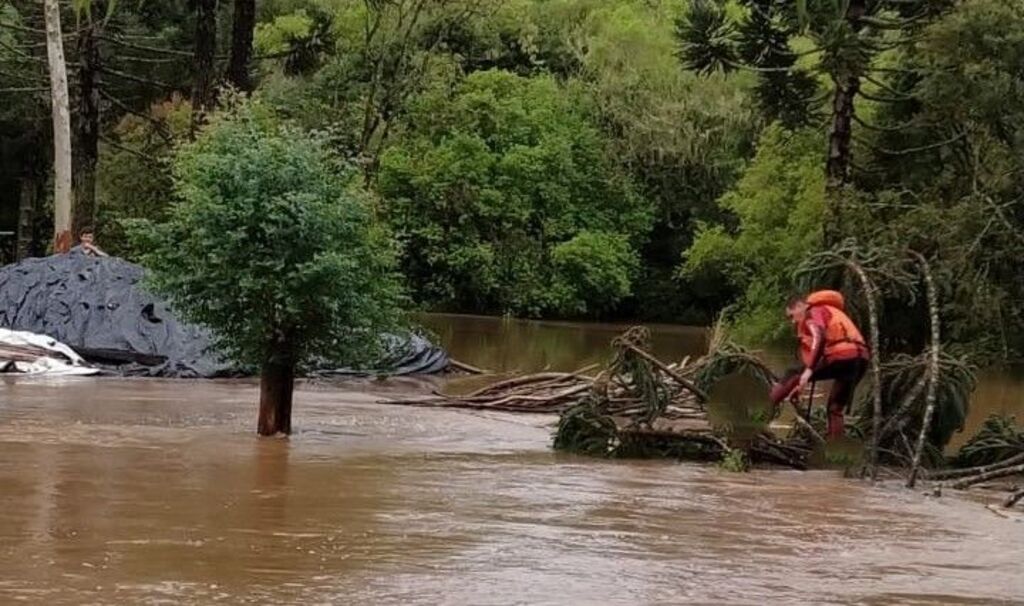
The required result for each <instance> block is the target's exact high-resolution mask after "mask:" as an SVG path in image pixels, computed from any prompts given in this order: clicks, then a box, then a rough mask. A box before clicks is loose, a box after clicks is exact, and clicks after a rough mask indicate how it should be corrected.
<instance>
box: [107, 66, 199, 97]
mask: <svg viewBox="0 0 1024 606" xmlns="http://www.w3.org/2000/svg"><path fill="white" fill-rule="evenodd" d="M99 71H100V72H101V73H104V74H109V75H111V76H115V77H117V78H121V79H124V80H128V81H130V82H136V83H138V84H145V85H148V86H155V87H157V88H163V89H166V90H172V91H173V90H178V89H179V88H181V87H179V86H172V85H170V84H167V83H166V82H160V81H159V80H151V79H149V78H143V77H141V76H134V75H132V74H128V73H125V72H122V71H118V70H116V69H111V68H109V67H107V66H105V65H104V66H102V67H100V70H99Z"/></svg>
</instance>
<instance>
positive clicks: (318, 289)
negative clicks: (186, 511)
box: [132, 102, 401, 435]
mask: <svg viewBox="0 0 1024 606" xmlns="http://www.w3.org/2000/svg"><path fill="white" fill-rule="evenodd" d="M173 173H174V185H175V191H176V193H177V197H178V201H177V202H176V203H175V204H174V205H173V206H172V208H171V209H170V211H169V216H168V219H167V221H165V222H163V223H159V224H154V223H150V222H141V223H138V224H136V225H135V228H134V229H133V230H132V231H133V232H134V234H135V235H136V236H137V237H138V239H139V240H140V241H141V242H142V243H143V244H144V246H143V247H141V249H143V250H146V251H147V252H146V253H145V254H144V255H143V258H142V262H143V265H145V266H146V267H147V268H148V269H149V271H150V282H151V285H152V286H153V287H154V288H155V289H156V290H157V291H159V292H161V293H163V294H165V295H166V296H168V298H169V299H170V301H171V304H172V305H173V306H174V307H175V310H176V311H178V312H179V313H181V314H182V315H183V316H185V317H186V318H188V319H189V320H190V321H194V322H197V323H200V324H203V325H205V326H208V327H209V328H211V329H212V330H213V331H214V333H215V339H216V342H217V345H218V346H219V347H220V348H223V350H224V351H226V352H228V354H229V355H231V356H232V357H234V358H235V359H236V360H237V361H238V362H241V363H243V364H247V365H251V366H253V367H256V368H260V370H261V382H260V413H259V425H258V432H259V434H260V435H275V434H278V433H283V434H288V433H290V432H291V408H292V391H293V387H294V382H295V376H296V372H297V370H299V369H300V368H301V366H302V365H304V364H305V363H307V362H310V361H311V360H313V359H317V358H326V359H329V360H331V361H332V362H335V363H339V364H344V365H358V364H359V363H361V362H364V361H367V360H368V359H369V358H372V357H373V356H374V355H375V354H376V353H377V352H378V349H379V345H380V334H381V333H382V332H384V331H387V330H389V329H393V328H394V327H395V326H396V325H397V323H398V318H399V312H398V308H399V300H400V290H401V289H400V287H399V281H398V279H397V277H396V273H395V269H394V268H395V257H394V253H393V250H392V247H391V245H390V240H389V239H387V238H386V237H385V235H384V233H383V232H382V230H381V229H380V228H379V227H378V225H377V223H376V222H375V220H374V218H373V215H372V213H371V209H370V208H369V205H368V202H367V200H366V198H365V196H363V195H361V193H360V190H358V189H357V188H356V187H355V186H354V185H353V184H352V182H351V178H346V177H344V176H343V175H349V176H351V175H352V171H350V170H348V169H347V167H345V166H342V165H340V164H339V163H338V162H336V161H335V160H334V159H333V158H332V157H331V155H330V154H329V153H328V152H327V149H326V147H325V146H324V144H323V143H322V142H321V141H319V140H318V139H317V138H315V137H313V136H310V135H307V134H305V133H303V132H300V131H299V130H298V129H296V128H294V127H292V126H290V125H288V124H282V123H280V122H279V121H278V120H277V119H276V118H275V117H274V116H272V115H270V114H269V112H267V111H266V110H265V109H264V108H263V107H262V106H260V105H259V103H258V102H242V103H240V104H239V105H238V106H237V107H234V108H233V109H231V110H229V111H227V112H226V113H224V114H219V115H214V116H212V120H211V123H210V124H209V126H208V127H206V128H204V129H203V130H201V131H200V132H199V133H198V136H197V138H196V140H195V141H194V142H192V143H189V144H187V145H185V146H184V147H182V148H181V150H180V151H179V153H178V154H177V156H176V157H175V160H174V163H173Z"/></svg>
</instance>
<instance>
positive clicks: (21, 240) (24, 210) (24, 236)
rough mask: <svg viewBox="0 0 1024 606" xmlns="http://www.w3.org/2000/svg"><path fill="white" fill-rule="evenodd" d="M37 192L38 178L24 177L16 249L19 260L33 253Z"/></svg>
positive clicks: (20, 193)
mask: <svg viewBox="0 0 1024 606" xmlns="http://www.w3.org/2000/svg"><path fill="white" fill-rule="evenodd" d="M37 192H38V185H37V184H36V180H35V179H34V178H32V177H29V176H25V177H22V179H21V191H20V192H19V195H18V242H17V247H16V249H15V258H16V259H17V260H18V261H21V260H22V259H25V258H27V257H29V256H31V254H32V239H33V236H34V235H35V234H34V231H35V230H34V229H33V227H34V225H35V220H36V193H37Z"/></svg>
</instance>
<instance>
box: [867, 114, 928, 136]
mask: <svg viewBox="0 0 1024 606" xmlns="http://www.w3.org/2000/svg"><path fill="white" fill-rule="evenodd" d="M853 121H854V122H856V123H857V124H859V125H861V126H863V127H864V128H866V129H868V130H873V131H875V132H880V133H898V132H902V131H904V130H906V129H908V128H911V127H914V126H920V124H919V123H917V122H914V121H913V120H911V121H910V122H904V123H903V124H897V125H895V126H878V125H877V124H870V123H868V122H867V121H865V120H864V119H862V118H861V117H860V116H858V115H857V114H856V113H854V114H853Z"/></svg>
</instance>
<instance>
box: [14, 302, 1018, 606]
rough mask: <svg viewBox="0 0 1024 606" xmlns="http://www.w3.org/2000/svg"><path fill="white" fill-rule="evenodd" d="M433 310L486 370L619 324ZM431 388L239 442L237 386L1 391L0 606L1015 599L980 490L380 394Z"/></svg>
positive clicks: (578, 352) (379, 389)
mask: <svg viewBox="0 0 1024 606" xmlns="http://www.w3.org/2000/svg"><path fill="white" fill-rule="evenodd" d="M428 322H432V323H433V327H434V329H435V331H436V332H437V333H438V334H439V335H440V336H441V337H442V340H443V341H445V342H446V343H447V344H449V345H450V346H451V348H452V350H453V352H454V353H455V354H456V355H457V356H458V357H459V358H461V359H463V360H465V361H467V362H470V363H474V364H477V365H480V366H485V367H488V368H492V369H495V370H510V369H513V368H519V369H523V370H528V369H533V368H543V367H546V366H550V367H552V368H570V367H578V366H582V365H583V364H585V363H586V362H587V361H588V359H589V358H590V357H591V356H600V355H603V351H604V348H605V346H606V344H607V341H608V339H609V338H610V337H611V336H612V335H614V333H615V331H616V330H617V328H616V327H597V326H588V327H581V326H578V325H568V324H566V325H558V324H553V325H541V324H534V323H508V322H506V323H502V322H501V321H498V320H475V319H453V318H439V317H434V318H432V319H431V320H428ZM460 326H461V328H460ZM658 334H660V335H661V336H660V337H659V341H658V343H657V347H658V349H659V352H660V353H662V354H663V355H666V356H668V355H669V354H673V355H675V354H678V355H680V356H681V355H685V354H687V353H698V352H699V350H700V348H701V347H702V346H703V345H702V343H703V337H702V334H701V332H700V331H695V330H692V331H691V330H688V329H669V328H665V329H663V330H658ZM534 337H536V338H534ZM520 346H522V347H527V348H532V349H530V350H529V351H530V353H529V354H524V353H522V350H521V349H520ZM440 382H442V380H440V379H435V380H416V379H401V380H391V381H386V382H376V381H360V382H352V383H347V384H341V385H337V384H336V385H323V384H306V385H303V386H302V387H301V389H300V392H299V393H298V394H297V397H296V404H295V405H296V415H295V426H296V427H297V428H298V432H297V433H296V435H294V436H293V437H292V438H291V439H290V440H276V439H271V440H260V439H256V438H255V437H254V436H253V434H252V431H253V427H254V424H255V408H256V407H255V401H256V398H257V389H256V386H255V384H254V383H252V382H189V381H149V380H120V379H109V378H101V379H76V380H68V379H65V380H59V381H58V380H40V379H34V380H28V379H17V380H12V379H8V380H7V381H6V382H4V383H0V604H8V603H19V602H24V603H33V604H210V603H226V604H250V603H251V604H269V603H275V604H414V605H415V604H423V605H434V604H573V605H575V604H595V605H600V604H681V603H694V604H783V603H791V604H806V603H814V604H879V605H882V604H896V603H902V604H1022V603H1024V575H1022V572H1024V523H1016V522H1014V521H1011V520H1006V519H1003V518H1001V517H998V516H996V515H995V514H992V513H991V512H989V511H987V510H986V509H985V508H984V507H982V506H981V505H980V504H979V503H977V502H974V501H970V500H964V499H958V498H955V497H945V498H942V499H934V498H929V497H925V496H923V495H921V494H919V493H917V492H911V491H906V490H903V489H900V488H897V487H894V486H888V485H884V484H883V485H881V486H877V487H871V486H868V485H865V484H861V483H859V482H855V481H850V480H844V479H842V478H840V477H839V476H838V474H836V473H834V472H824V471H821V472H805V473H800V472H793V471H784V470H777V471H764V470H759V471H756V472H754V473H749V474H732V473H727V472H723V471H720V470H718V469H717V468H715V467H713V466H703V465H693V464H678V463H672V462H665V461H647V462H620V461H600V460H593V459H584V458H579V457H573V456H567V455H559V454H555V453H553V452H552V451H551V450H550V448H549V444H550V435H551V428H550V422H551V419H550V418H547V417H540V416H523V415H516V416H513V415H503V414H487V413H470V412H463V411H451V410H424V409H415V408H401V407H388V406H382V405H379V404H376V403H375V401H376V400H377V399H378V398H379V397H380V394H390V395H394V394H397V393H402V394H405V393H412V392H417V391H424V390H427V389H431V388H433V387H436V386H438V384H439V383H440ZM1013 384H1014V383H1013V381H1012V379H1011V378H1009V377H1006V378H1005V382H1004V386H1005V387H1006V389H1007V390H1010V389H1011V386H1012V385H1013ZM1015 393H1016V395H1017V396H1019V395H1020V394H1021V391H1020V390H1019V388H1018V389H1017V391H1016V392H1015ZM1007 401H1009V400H1007ZM999 406H1002V404H999Z"/></svg>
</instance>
